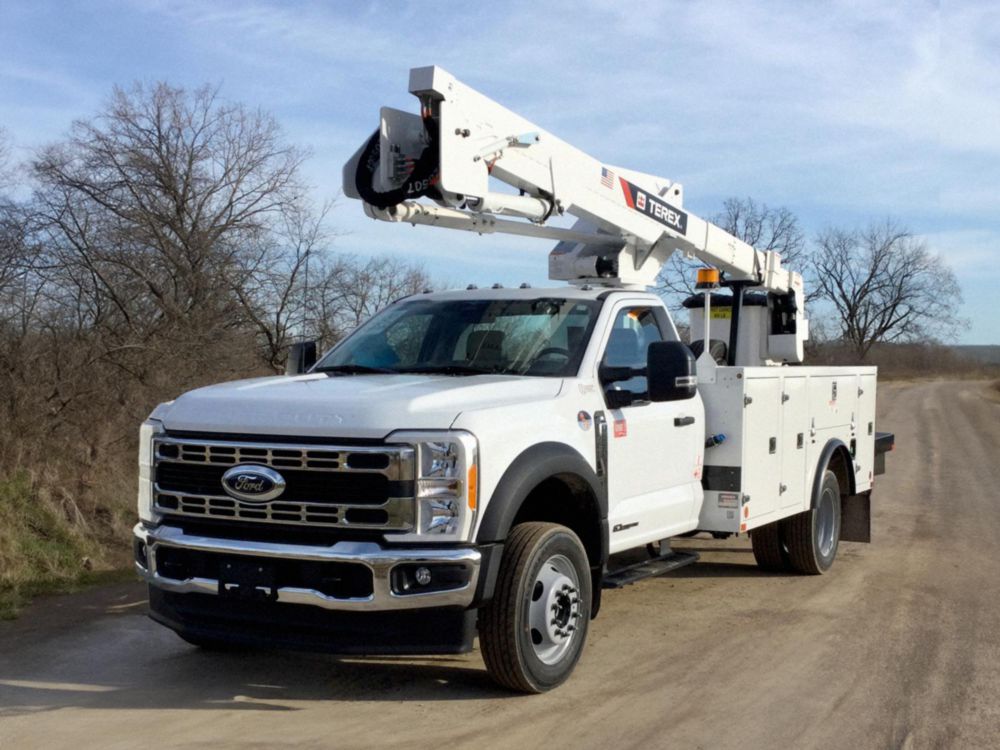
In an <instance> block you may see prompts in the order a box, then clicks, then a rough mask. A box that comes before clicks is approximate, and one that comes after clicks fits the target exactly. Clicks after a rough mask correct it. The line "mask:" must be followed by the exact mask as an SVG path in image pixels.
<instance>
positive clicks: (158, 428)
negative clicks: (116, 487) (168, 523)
mask: <svg viewBox="0 0 1000 750" xmlns="http://www.w3.org/2000/svg"><path fill="white" fill-rule="evenodd" d="M162 433H163V424H162V423H161V422H160V421H159V420H158V419H147V420H146V421H145V422H143V423H142V426H141V427H140V428H139V520H140V521H146V522H147V523H156V522H157V521H159V516H158V515H157V514H156V513H154V512H153V438H154V437H155V436H156V435H160V434H162Z"/></svg>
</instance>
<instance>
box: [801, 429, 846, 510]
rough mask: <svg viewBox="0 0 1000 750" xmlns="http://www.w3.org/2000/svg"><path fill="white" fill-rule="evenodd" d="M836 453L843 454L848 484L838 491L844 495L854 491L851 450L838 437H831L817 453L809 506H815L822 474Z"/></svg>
mask: <svg viewBox="0 0 1000 750" xmlns="http://www.w3.org/2000/svg"><path fill="white" fill-rule="evenodd" d="M837 453H842V454H843V456H844V465H845V466H846V467H847V482H848V486H847V487H841V488H840V491H841V493H842V494H844V495H853V494H854V493H855V489H856V485H855V481H856V480H855V477H854V471H853V469H854V458H853V457H852V456H851V450H850V448H848V447H847V444H846V443H844V441H843V440H841V439H840V438H831V439H830V440H828V441H827V443H826V445H824V446H823V451H822V452H821V453H820V454H819V461H818V462H817V464H816V475H815V476H814V477H813V486H812V497H811V499H810V501H809V507H810V508H815V507H816V501H817V500H818V499H819V493H820V489H821V488H822V486H823V475H824V474H825V473H826V469H827V467H828V466H829V465H830V461H832V460H833V457H834V455H836V454H837Z"/></svg>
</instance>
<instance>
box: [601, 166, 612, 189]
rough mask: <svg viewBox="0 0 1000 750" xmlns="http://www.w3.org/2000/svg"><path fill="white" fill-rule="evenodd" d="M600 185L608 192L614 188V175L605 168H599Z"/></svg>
mask: <svg viewBox="0 0 1000 750" xmlns="http://www.w3.org/2000/svg"><path fill="white" fill-rule="evenodd" d="M601 184H602V185H604V187H606V188H607V189H608V190H614V188H615V173H614V172H612V171H611V170H610V169H608V168H607V167H601Z"/></svg>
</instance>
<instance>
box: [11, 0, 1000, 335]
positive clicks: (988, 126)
mask: <svg viewBox="0 0 1000 750" xmlns="http://www.w3.org/2000/svg"><path fill="white" fill-rule="evenodd" d="M427 64H438V65H442V66H443V67H445V68H447V69H448V70H449V71H451V72H452V73H454V74H455V75H456V76H458V77H459V78H461V79H463V80H464V81H465V82H466V83H468V84H470V85H472V86H474V87H476V88H479V89H480V90H482V91H484V92H485V93H487V94H488V95H490V96H491V97H493V98H494V99H497V100H499V101H501V102H503V103H504V104H507V105H508V106H510V107H511V108H513V109H515V110H516V111H518V112H520V113H521V114H524V115H525V116H527V117H528V118H529V119H533V120H534V121H536V122H537V123H538V124H539V125H541V126H542V127H545V128H546V129H548V130H551V131H553V132H554V133H556V134H557V135H559V136H560V137H562V138H564V139H565V140H567V141H569V142H570V143H573V144H574V145H576V146H578V147H580V148H582V149H584V150H585V151H588V152H589V153H592V154H593V155H594V156H597V157H598V158H601V159H602V160H604V161H606V162H608V163H611V164H620V165H622V166H627V167H632V168H635V169H639V170H642V171H645V172H651V173H654V174H660V175H663V176H665V177H669V178H670V179H674V180H678V181H680V182H682V183H684V185H685V193H686V207H687V208H688V209H689V210H692V211H694V212H695V213H698V214H701V215H710V214H712V213H714V212H715V211H717V210H718V208H719V207H720V205H721V203H722V201H723V200H724V199H725V198H726V197H729V196H746V195H750V196H753V197H754V198H755V199H757V200H759V201H762V202H766V203H768V204H771V205H783V206H787V207H788V208H789V209H791V210H792V211H793V212H795V213H796V214H797V215H798V216H799V218H800V220H801V222H802V224H803V226H804V227H805V229H806V230H807V231H809V233H810V234H812V233H814V232H816V231H818V230H820V229H822V228H824V227H827V226H852V225H857V224H861V223H864V222H866V221H868V220H870V219H873V218H874V219H877V218H883V217H885V216H893V217H895V218H897V219H898V220H900V221H901V222H903V223H904V224H905V225H907V226H908V227H910V228H911V229H912V230H913V231H914V232H917V233H919V234H921V235H923V236H924V237H925V238H926V239H927V241H928V242H929V244H930V245H931V247H932V248H934V249H936V250H938V251H939V252H941V253H942V254H944V255H945V256H946V257H947V258H948V260H949V262H950V263H951V265H952V267H953V268H954V269H955V270H956V272H957V273H958V276H959V281H960V282H961V285H962V288H963V291H964V295H965V304H964V305H963V306H962V309H961V314H962V315H963V316H964V317H965V318H968V319H970V321H971V325H970V327H969V328H968V329H967V330H966V331H965V332H964V334H963V335H962V337H961V341H962V342H963V343H978V344H1000V306H998V305H997V303H996V301H995V298H996V297H997V296H1000V295H998V292H1000V210H998V209H1000V4H997V3H988V2H983V3H973V2H965V3H933V2H921V1H920V0H911V1H909V2H887V1H884V2H869V3H863V2H824V3H803V2H787V3H786V2H728V3H723V2H711V1H701V2H652V1H651V0H647V1H646V2H642V3H621V2H596V1H588V0H576V1H575V2H564V1H562V0H555V1H553V0H549V1H548V2H545V3H541V2H537V0H536V1H535V2H507V3H503V4H499V3H491V4H479V3H443V2H439V3H431V2H406V1H403V0H401V1H399V2H370V3H364V2H326V3H309V2H270V3H268V2H254V1H253V0H245V1H244V2H233V3H223V2H220V3H208V2H157V1H155V0H133V1H121V2H101V1H100V0H98V1H95V2H87V3H83V2H80V3H69V2H41V1H40V0H34V1H32V2H22V1H21V0H0V127H3V128H5V129H6V130H7V131H8V133H9V135H10V136H11V137H12V139H13V141H14V146H15V156H18V157H28V156H30V154H31V152H32V150H33V149H34V148H36V147H38V146H39V145H41V144H43V143H46V142H49V141H52V140H56V139H58V138H60V137H61V136H62V135H63V134H64V133H65V132H66V130H67V129H68V127H69V124H70V122H71V121H72V120H73V119H74V118H77V117H85V116H89V115H91V114H93V113H94V112H96V111H97V109H98V108H99V107H100V106H101V104H102V102H103V101H104V100H105V99H106V98H107V96H108V94H109V93H110V90H111V87H112V85H114V84H116V83H118V84H128V83H130V82H132V81H134V80H139V81H146V82H151V81H156V80H166V81H169V82H171V83H173V84H175V85H182V86H189V87H194V86H198V85H200V84H203V83H212V84H218V85H220V86H221V89H222V94H223V96H224V97H226V98H228V99H233V100H238V101H242V102H244V103H247V104H250V105H254V106H260V107H263V108H265V109H267V110H269V111H271V112H273V113H274V114H275V116H276V117H277V118H278V119H279V121H280V122H281V123H282V125H283V126H284V128H285V130H286V132H287V135H288V138H289V139H290V140H291V141H293V142H296V143H299V144H303V145H307V146H309V147H310V148H311V149H312V151H313V157H312V158H311V159H310V161H309V162H308V164H307V168H306V169H307V176H308V178H309V180H310V181H311V182H312V183H313V184H314V185H315V186H316V196H317V200H322V199H324V198H333V197H336V195H337V193H338V191H339V187H340V173H341V166H342V164H343V162H344V161H345V160H346V159H347V158H348V157H349V156H350V155H351V153H353V151H354V150H355V149H356V148H357V147H358V145H359V144H360V143H361V141H362V140H363V139H364V138H365V136H366V135H368V134H369V133H370V132H371V131H372V130H373V129H374V128H375V126H376V125H377V117H378V109H379V107H380V106H382V105H390V106H396V107H400V108H403V109H409V110H411V111H415V107H416V100H415V99H413V97H411V96H410V95H409V94H407V91H406V89H407V74H408V73H407V72H408V70H409V68H410V67H414V66H418V65H427ZM331 223H332V226H333V228H334V229H335V230H336V232H337V233H338V237H337V239H336V242H335V248H337V249H340V250H343V251H347V252H355V253H361V254H372V253H391V254H399V255H401V256H404V257H407V258H412V259H417V260H421V261H423V262H424V263H425V265H426V267H427V268H428V270H429V271H430V272H431V273H432V274H433V275H434V276H435V277H438V278H442V279H445V280H447V281H449V282H451V283H452V284H454V285H464V284H466V283H468V282H476V283H479V284H484V283H492V282H494V281H499V282H502V283H504V284H516V283H519V282H521V281H525V280H526V281H529V282H531V283H532V284H542V283H544V282H545V275H546V254H547V252H548V249H549V243H546V242H545V241H540V240H531V239H523V238H514V237H506V238H505V237H497V236H494V237H487V238H480V237H477V236H475V235H467V234H465V233H458V232H445V231H441V230H435V229H431V228H424V227H418V228H412V227H408V226H397V225H384V224H380V223H375V222H372V221H370V220H368V219H366V218H365V217H364V216H363V215H362V213H361V209H360V205H359V204H358V203H356V202H354V201H349V200H345V199H342V200H340V201H339V202H338V204H337V206H336V208H335V209H334V211H333V213H332V215H331Z"/></svg>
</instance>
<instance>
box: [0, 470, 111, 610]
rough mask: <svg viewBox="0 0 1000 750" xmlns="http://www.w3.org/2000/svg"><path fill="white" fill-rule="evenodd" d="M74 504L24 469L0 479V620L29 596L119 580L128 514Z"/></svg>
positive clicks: (21, 605) (25, 601)
mask: <svg viewBox="0 0 1000 750" xmlns="http://www.w3.org/2000/svg"><path fill="white" fill-rule="evenodd" d="M116 505H118V507H117V508H108V507H101V508H88V509H86V511H84V510H82V509H81V508H79V507H77V506H76V505H75V503H73V502H72V501H71V499H70V498H69V496H67V495H61V494H60V493H57V492H53V491H52V490H51V489H48V488H47V487H46V486H44V485H43V484H42V483H40V482H39V481H38V480H37V478H36V477H33V476H32V475H31V474H29V473H28V472H26V471H19V472H17V473H15V474H14V475H12V476H9V477H6V478H0V619H5V618H10V617H13V616H15V615H16V614H17V612H18V610H19V609H20V608H21V607H23V606H24V605H25V604H27V603H28V602H29V601H30V600H31V598H32V597H33V596H36V595H38V594H41V593H48V592H53V591H66V590H72V589H74V588H76V587H79V586H81V585H86V584H88V583H92V582H98V581H106V580H108V579H109V578H110V579H117V578H121V577H123V576H125V575H126V571H128V565H129V559H128V547H127V539H128V537H127V536H126V535H125V534H124V532H125V530H126V529H127V525H128V521H129V520H130V519H128V518H127V516H128V515H129V513H128V512H127V511H126V510H125V508H124V506H123V505H122V504H121V503H116Z"/></svg>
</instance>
